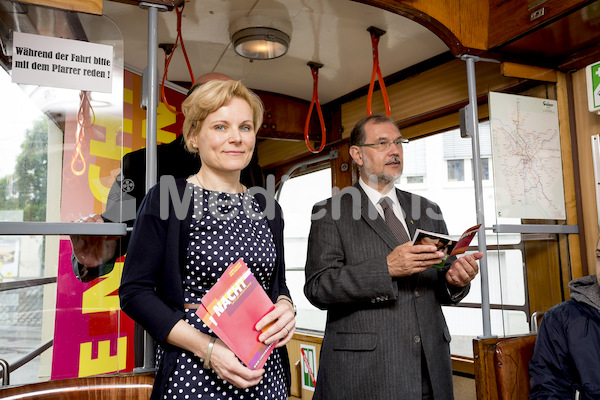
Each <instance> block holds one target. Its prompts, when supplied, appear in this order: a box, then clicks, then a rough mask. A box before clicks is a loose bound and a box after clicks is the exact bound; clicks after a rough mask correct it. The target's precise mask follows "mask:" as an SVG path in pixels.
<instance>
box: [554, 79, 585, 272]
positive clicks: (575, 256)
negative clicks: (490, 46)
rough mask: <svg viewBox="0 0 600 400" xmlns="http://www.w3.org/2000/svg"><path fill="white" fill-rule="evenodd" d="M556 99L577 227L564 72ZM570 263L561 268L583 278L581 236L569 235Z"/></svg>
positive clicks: (571, 221)
mask: <svg viewBox="0 0 600 400" xmlns="http://www.w3.org/2000/svg"><path fill="white" fill-rule="evenodd" d="M557 78H558V79H557V82H556V97H557V101H558V123H559V126H560V147H561V157H562V166H563V181H564V193H565V207H566V213H567V224H568V225H577V224H578V221H577V199H576V196H575V173H574V169H573V148H572V146H571V127H570V122H569V99H568V95H567V79H566V75H565V74H564V73H562V72H559V73H558V74H557ZM567 239H568V242H569V250H570V262H569V266H567V265H565V264H566V261H567V260H562V261H563V262H561V268H563V269H564V268H568V267H570V270H571V275H572V276H582V264H581V251H580V245H579V235H569V236H568V238H567Z"/></svg>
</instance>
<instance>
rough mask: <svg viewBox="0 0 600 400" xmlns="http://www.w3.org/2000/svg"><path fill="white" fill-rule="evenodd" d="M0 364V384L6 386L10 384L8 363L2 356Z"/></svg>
mask: <svg viewBox="0 0 600 400" xmlns="http://www.w3.org/2000/svg"><path fill="white" fill-rule="evenodd" d="M0 365H1V366H2V386H8V385H9V384H10V371H9V369H10V365H9V364H8V361H6V360H5V359H3V358H0Z"/></svg>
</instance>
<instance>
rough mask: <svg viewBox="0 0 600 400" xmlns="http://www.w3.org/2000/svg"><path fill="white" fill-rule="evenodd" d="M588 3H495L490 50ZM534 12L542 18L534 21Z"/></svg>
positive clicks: (562, 0) (573, 0)
mask: <svg viewBox="0 0 600 400" xmlns="http://www.w3.org/2000/svg"><path fill="white" fill-rule="evenodd" d="M587 2H589V1H587V0H545V1H535V0H528V1H523V0H507V1H501V2H494V3H492V4H491V5H490V15H489V42H488V48H492V47H495V46H498V45H501V44H503V43H506V42H507V41H509V40H511V39H514V38H516V37H518V36H520V35H522V34H524V33H525V32H528V31H531V30H532V29H534V28H536V27H538V26H539V25H541V24H543V23H546V22H548V21H550V20H552V19H553V18H556V17H557V16H559V15H562V14H564V13H567V12H569V11H571V10H573V9H575V8H577V7H578V6H581V5H583V4H585V3H587ZM542 10H543V11H542ZM534 12H538V13H539V14H541V15H540V17H539V18H534V19H532V13H534ZM507 21H510V23H507Z"/></svg>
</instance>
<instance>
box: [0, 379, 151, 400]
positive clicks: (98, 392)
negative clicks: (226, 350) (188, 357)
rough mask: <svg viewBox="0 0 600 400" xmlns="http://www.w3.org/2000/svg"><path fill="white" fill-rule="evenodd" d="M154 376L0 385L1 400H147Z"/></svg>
mask: <svg viewBox="0 0 600 400" xmlns="http://www.w3.org/2000/svg"><path fill="white" fill-rule="evenodd" d="M153 382H154V375H111V376H98V377H86V378H73V379H60V380H54V381H47V382H37V383H32V384H28V385H22V386H16V385H15V386H10V387H6V388H4V389H1V388H0V398H2V399H4V400H17V399H19V400H21V399H24V400H59V399H60V400H121V399H123V400H125V399H127V400H142V399H143V400H147V399H148V398H150V392H151V391H152V384H153Z"/></svg>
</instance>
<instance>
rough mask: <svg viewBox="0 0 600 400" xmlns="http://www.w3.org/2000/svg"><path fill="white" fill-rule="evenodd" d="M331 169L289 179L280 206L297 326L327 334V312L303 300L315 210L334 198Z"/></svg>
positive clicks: (283, 189)
mask: <svg viewBox="0 0 600 400" xmlns="http://www.w3.org/2000/svg"><path fill="white" fill-rule="evenodd" d="M331 194H332V193H331V168H326V169H322V170H320V171H316V172H312V173H309V174H305V175H301V176H298V177H295V178H291V179H288V180H287V181H286V182H285V183H284V184H283V186H282V188H281V192H280V196H279V204H280V205H281V208H282V209H283V215H284V218H285V230H284V247H285V266H286V278H287V284H288V287H289V289H290V292H291V294H292V299H293V300H294V304H296V307H297V310H298V315H297V316H296V326H297V327H298V328H301V329H305V330H315V331H321V332H322V331H324V330H325V318H326V312H325V311H322V310H319V309H317V308H316V307H314V306H313V305H312V304H310V303H309V301H308V300H307V299H306V297H304V282H305V275H304V266H305V264H306V252H307V247H308V234H309V232H310V224H311V219H310V216H311V213H312V207H313V205H314V204H315V203H317V202H319V201H321V200H324V199H327V198H329V197H331Z"/></svg>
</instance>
